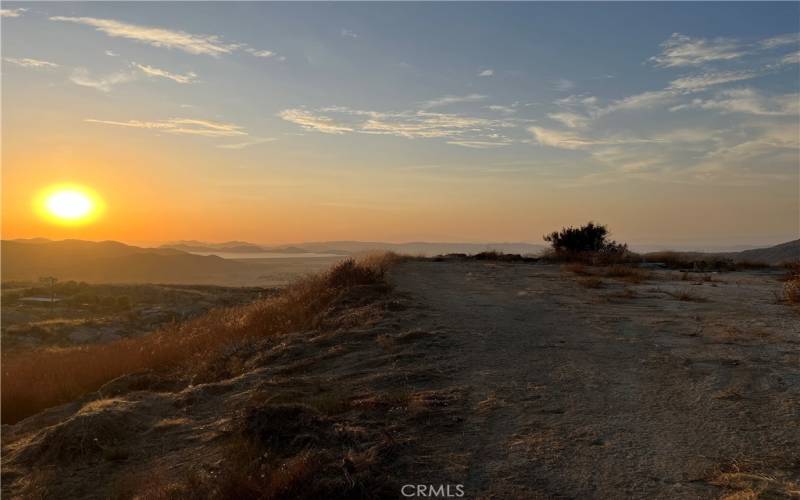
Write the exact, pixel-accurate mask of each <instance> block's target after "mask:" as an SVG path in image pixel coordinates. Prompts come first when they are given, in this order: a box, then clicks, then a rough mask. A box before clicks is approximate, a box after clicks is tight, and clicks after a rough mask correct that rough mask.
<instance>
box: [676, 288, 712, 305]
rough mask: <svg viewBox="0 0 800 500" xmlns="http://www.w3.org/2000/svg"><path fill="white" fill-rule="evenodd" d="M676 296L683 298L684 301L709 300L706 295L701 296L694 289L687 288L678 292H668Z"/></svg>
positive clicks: (679, 298)
mask: <svg viewBox="0 0 800 500" xmlns="http://www.w3.org/2000/svg"><path fill="white" fill-rule="evenodd" d="M667 293H669V294H670V295H671V296H673V297H674V298H676V299H678V300H681V301H683V302H708V299H707V298H705V297H701V296H700V295H698V294H697V293H695V292H694V291H692V290H689V289H685V290H678V291H676V292H667Z"/></svg>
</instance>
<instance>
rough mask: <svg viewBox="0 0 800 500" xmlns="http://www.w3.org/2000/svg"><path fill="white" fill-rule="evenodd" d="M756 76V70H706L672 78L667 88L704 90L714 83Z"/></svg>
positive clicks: (693, 90)
mask: <svg viewBox="0 0 800 500" xmlns="http://www.w3.org/2000/svg"><path fill="white" fill-rule="evenodd" d="M757 76H759V73H758V72H756V71H720V72H707V73H702V74H699V75H692V76H685V77H682V78H678V79H677V80H673V81H672V82H670V84H669V88H671V89H675V90H680V91H689V92H696V91H700V90H705V89H707V88H708V87H712V86H714V85H721V84H723V83H731V82H738V81H742V80H749V79H751V78H755V77H757Z"/></svg>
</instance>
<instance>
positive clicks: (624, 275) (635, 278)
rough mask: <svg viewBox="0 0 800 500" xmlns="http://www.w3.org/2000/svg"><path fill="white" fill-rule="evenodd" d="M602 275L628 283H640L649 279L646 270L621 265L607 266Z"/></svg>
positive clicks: (648, 273)
mask: <svg viewBox="0 0 800 500" xmlns="http://www.w3.org/2000/svg"><path fill="white" fill-rule="evenodd" d="M603 274H604V275H605V276H607V277H609V278H619V279H622V280H624V281H627V282H628V283H641V282H643V281H645V280H647V279H649V278H650V272H649V271H648V270H647V269H641V268H638V267H631V266H622V265H614V266H609V267H608V268H606V269H605V271H604V273H603Z"/></svg>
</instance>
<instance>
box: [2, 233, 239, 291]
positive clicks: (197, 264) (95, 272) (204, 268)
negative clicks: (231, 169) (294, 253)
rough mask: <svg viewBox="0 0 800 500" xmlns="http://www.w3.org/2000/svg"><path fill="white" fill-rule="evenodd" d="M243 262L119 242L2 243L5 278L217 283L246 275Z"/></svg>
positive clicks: (3, 277)
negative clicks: (235, 275) (234, 274)
mask: <svg viewBox="0 0 800 500" xmlns="http://www.w3.org/2000/svg"><path fill="white" fill-rule="evenodd" d="M246 269H247V268H246V266H245V265H244V264H241V263H239V262H234V261H230V260H225V259H222V258H220V257H216V256H200V255H193V254H189V253H186V252H182V251H179V250H175V249H169V248H141V247H135V246H131V245H126V244H124V243H120V242H117V241H101V242H93V241H82V240H63V241H43V240H41V239H36V240H33V241H26V240H15V241H3V242H2V279H3V280H36V279H38V278H39V277H42V276H55V277H57V278H58V279H60V280H81V281H87V282H95V283H98V282H128V283H130V282H139V283H143V282H162V283H163V282H173V283H178V282H186V283H189V282H191V283H202V282H214V281H215V280H217V279H218V278H219V277H220V276H225V275H230V274H233V273H238V272H241V271H243V270H246Z"/></svg>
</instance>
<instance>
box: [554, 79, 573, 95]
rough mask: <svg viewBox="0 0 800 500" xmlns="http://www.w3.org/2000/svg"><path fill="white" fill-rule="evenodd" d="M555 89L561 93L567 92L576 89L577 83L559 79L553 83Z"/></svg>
mask: <svg viewBox="0 0 800 500" xmlns="http://www.w3.org/2000/svg"><path fill="white" fill-rule="evenodd" d="M553 88H554V89H556V90H558V91H559V92H567V91H570V90H572V89H574V88H575V82H573V81H572V80H567V79H566V78H559V79H558V80H556V81H555V82H553Z"/></svg>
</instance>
